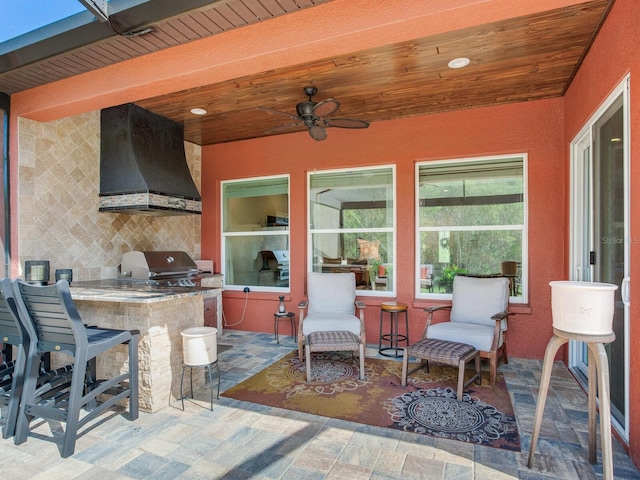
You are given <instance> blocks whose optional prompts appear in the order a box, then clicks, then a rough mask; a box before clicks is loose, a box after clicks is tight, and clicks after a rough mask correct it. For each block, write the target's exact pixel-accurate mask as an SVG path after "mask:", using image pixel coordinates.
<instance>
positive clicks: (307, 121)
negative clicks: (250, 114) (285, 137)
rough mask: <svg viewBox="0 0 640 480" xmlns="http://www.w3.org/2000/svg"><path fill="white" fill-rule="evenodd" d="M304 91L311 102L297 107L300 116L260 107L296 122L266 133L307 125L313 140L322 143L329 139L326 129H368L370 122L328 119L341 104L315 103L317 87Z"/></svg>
mask: <svg viewBox="0 0 640 480" xmlns="http://www.w3.org/2000/svg"><path fill="white" fill-rule="evenodd" d="M303 91H304V94H305V95H306V96H308V97H309V100H307V101H305V102H300V103H298V104H297V105H296V113H297V114H298V115H292V114H290V113H287V112H281V111H280V110H273V109H271V108H265V107H258V109H260V110H263V111H265V112H267V113H274V114H278V115H285V116H287V117H289V118H292V119H294V120H295V122H294V123H290V124H288V125H280V126H279V127H274V128H270V129H269V130H266V131H265V133H268V132H274V131H277V130H286V129H288V128H293V127H301V126H302V125H305V126H306V127H307V128H308V129H309V135H311V138H313V139H314V140H318V141H320V140H324V139H325V138H327V131H326V130H325V127H338V128H367V127H368V126H369V122H366V121H364V120H357V119H355V118H327V117H329V116H330V115H332V114H334V113H335V112H337V111H338V109H339V108H340V102H338V101H337V100H334V99H333V98H329V99H327V100H323V101H321V102H314V101H313V100H312V99H311V98H312V97H313V96H314V95H315V94H316V93H317V92H318V89H317V88H316V87H305V88H304V90H303Z"/></svg>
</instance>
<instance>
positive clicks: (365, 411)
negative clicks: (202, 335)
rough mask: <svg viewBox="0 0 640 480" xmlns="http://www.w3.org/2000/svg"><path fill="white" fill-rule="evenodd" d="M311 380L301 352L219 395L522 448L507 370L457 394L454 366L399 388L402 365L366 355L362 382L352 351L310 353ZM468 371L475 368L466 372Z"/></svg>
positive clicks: (412, 378)
mask: <svg viewBox="0 0 640 480" xmlns="http://www.w3.org/2000/svg"><path fill="white" fill-rule="evenodd" d="M311 367H312V381H311V382H310V383H307V382H306V371H305V364H304V362H299V361H298V356H297V353H296V352H292V353H291V354H289V355H287V356H286V357H284V358H283V359H281V360H279V361H277V362H275V363H274V364H273V365H271V366H269V367H267V368H266V369H264V370H262V371H261V372H259V373H257V374H256V375H254V376H253V377H251V378H249V379H248V380H245V381H244V382H242V383H240V384H239V385H236V386H235V387H233V388H230V389H229V390H227V391H226V392H224V393H223V394H222V395H223V396H225V397H229V398H235V399H237V400H243V401H246V402H252V403H258V404H261V405H269V406H272V407H280V408H285V409H288V410H294V411H299V412H306V413H312V414H315V415H322V416H325V417H331V418H339V419H343V420H350V421H352V422H358V423H363V424H366V425H375V426H379V427H386V428H392V429H395V430H401V431H405V432H412V433H415V434H422V435H431V436H434V437H439V438H448V439H452V440H458V441H462V442H469V443H476V444H480V445H486V446H490V447H495V448H503V449H507V450H514V451H520V436H519V434H518V429H517V427H516V421H515V417H514V413H513V406H512V405H511V399H510V398H509V393H508V391H507V387H506V384H505V382H504V378H503V377H502V375H500V374H499V375H498V379H497V380H496V384H495V385H489V374H488V372H483V377H482V385H476V384H475V383H472V384H471V385H469V386H468V387H467V388H466V389H465V391H464V395H463V399H462V401H461V402H458V401H457V400H456V385H457V383H456V382H457V368H452V367H447V366H437V365H431V367H430V373H426V372H424V370H419V371H418V372H415V373H413V374H412V375H410V376H409V379H408V382H407V383H408V385H407V386H406V387H402V386H400V374H401V371H402V363H401V362H397V361H392V360H378V359H372V358H367V359H366V362H365V378H366V379H365V380H360V379H359V378H358V377H359V372H358V365H357V362H356V361H355V360H354V359H353V358H352V357H351V356H350V355H348V354H340V353H317V354H313V357H312V361H311ZM468 375H469V376H471V375H472V372H471V371H469V372H468Z"/></svg>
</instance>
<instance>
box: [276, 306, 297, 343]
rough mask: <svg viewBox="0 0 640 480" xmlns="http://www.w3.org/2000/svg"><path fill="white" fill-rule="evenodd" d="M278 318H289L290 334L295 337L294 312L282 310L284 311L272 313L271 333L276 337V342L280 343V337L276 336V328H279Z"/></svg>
mask: <svg viewBox="0 0 640 480" xmlns="http://www.w3.org/2000/svg"><path fill="white" fill-rule="evenodd" d="M280 319H285V320H290V321H291V336H292V337H293V338H295V336H296V314H295V313H293V312H284V313H278V312H276V313H274V314H273V333H274V334H275V337H276V343H280V339H279V338H278V329H279V328H280Z"/></svg>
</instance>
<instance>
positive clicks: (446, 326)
mask: <svg viewBox="0 0 640 480" xmlns="http://www.w3.org/2000/svg"><path fill="white" fill-rule="evenodd" d="M492 322H493V324H494V325H495V321H494V320H492ZM493 329H494V327H493V326H491V327H489V326H487V325H478V324H473V323H463V322H442V323H436V324H432V325H431V326H429V329H428V330H427V338H437V339H439V340H449V341H450V342H458V343H467V344H469V345H472V346H474V347H475V348H476V350H482V351H483V352H488V351H489V350H491V343H492V342H493ZM501 337H502V335H501ZM500 345H502V338H501V339H500V343H499V345H498V346H500Z"/></svg>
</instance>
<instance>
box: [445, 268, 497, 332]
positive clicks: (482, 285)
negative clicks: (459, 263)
mask: <svg viewBox="0 0 640 480" xmlns="http://www.w3.org/2000/svg"><path fill="white" fill-rule="evenodd" d="M508 305H509V279H508V278H506V277H496V278H475V277H464V276H460V275H458V276H456V278H454V279H453V299H452V304H451V317H450V318H451V321H452V322H464V323H477V324H480V325H490V326H494V325H495V320H491V317H492V316H493V315H495V314H496V313H501V312H504V311H506V310H507V306H508Z"/></svg>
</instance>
